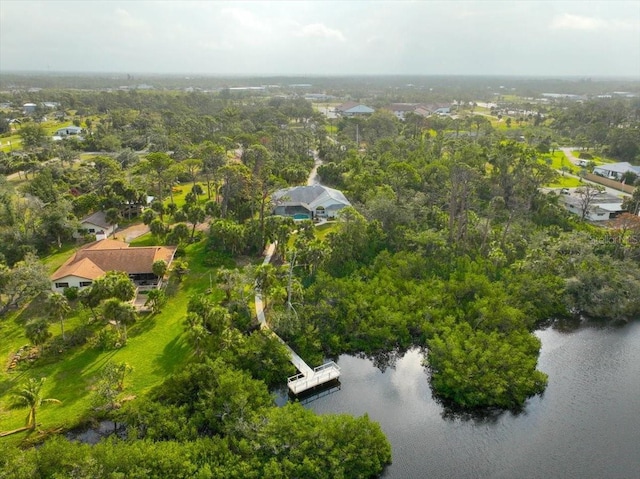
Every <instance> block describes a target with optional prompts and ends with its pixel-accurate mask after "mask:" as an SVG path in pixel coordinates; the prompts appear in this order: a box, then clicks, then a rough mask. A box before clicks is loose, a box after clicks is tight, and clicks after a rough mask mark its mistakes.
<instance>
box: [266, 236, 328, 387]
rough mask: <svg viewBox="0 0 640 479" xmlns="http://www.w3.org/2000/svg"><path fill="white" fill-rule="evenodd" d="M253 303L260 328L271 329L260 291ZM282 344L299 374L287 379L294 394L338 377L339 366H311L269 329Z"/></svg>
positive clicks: (271, 249) (272, 248) (270, 250)
mask: <svg viewBox="0 0 640 479" xmlns="http://www.w3.org/2000/svg"><path fill="white" fill-rule="evenodd" d="M275 247H276V245H275V244H270V245H269V246H268V247H267V250H266V253H265V258H264V264H267V263H269V262H270V261H271V257H272V256H273V252H274V251H275ZM255 305H256V316H257V318H258V322H259V323H260V327H261V328H262V329H267V330H269V331H271V328H269V325H268V324H267V319H266V317H265V314H264V304H263V302H262V294H261V293H260V291H258V290H256V295H255ZM271 334H273V335H274V336H275V337H276V338H278V340H280V342H281V343H282V344H284V345H285V346H286V348H287V349H288V350H289V355H290V358H291V363H292V364H293V365H294V366H295V367H296V369H297V370H298V371H299V374H296V375H295V376H291V377H290V378H289V380H288V381H287V383H288V386H289V391H290V392H291V393H292V394H294V395H296V396H297V395H299V394H302V393H304V392H306V391H309V390H310V389H314V388H317V387H321V386H322V385H323V384H326V383H329V382H331V381H335V380H337V379H338V378H339V377H340V367H339V366H338V365H337V364H336V363H335V362H333V361H329V362H328V363H325V364H323V365H322V366H318V367H316V368H313V369H312V368H311V367H310V366H309V365H308V364H307V363H305V362H304V360H303V359H302V358H301V357H300V356H299V355H298V353H296V352H295V351H294V350H293V349H291V348H290V347H289V345H287V343H285V342H284V341H283V340H282V338H280V336H278V335H277V334H276V333H274V332H273V331H271Z"/></svg>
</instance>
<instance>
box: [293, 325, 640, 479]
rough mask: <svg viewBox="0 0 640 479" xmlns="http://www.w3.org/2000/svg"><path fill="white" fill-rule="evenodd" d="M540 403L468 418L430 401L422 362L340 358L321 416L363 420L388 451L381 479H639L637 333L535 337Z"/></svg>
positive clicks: (580, 329)
mask: <svg viewBox="0 0 640 479" xmlns="http://www.w3.org/2000/svg"><path fill="white" fill-rule="evenodd" d="M536 335H537V336H538V337H539V338H540V339H541V341H542V350H541V355H540V359H539V366H538V367H539V369H540V370H542V371H544V372H545V373H547V374H548V375H549V385H548V387H547V390H546V391H545V393H544V395H542V396H535V397H533V398H530V399H529V400H528V401H527V403H526V404H525V407H524V408H523V409H522V410H520V411H506V412H504V411H496V410H485V411H474V412H473V413H468V412H464V411H459V410H456V409H455V408H452V407H449V406H446V405H444V404H442V403H441V402H440V401H437V400H436V399H434V398H433V394H432V391H431V388H430V385H429V381H428V379H429V375H428V371H427V370H426V369H425V368H424V366H423V365H422V363H421V362H422V359H423V357H424V356H423V353H422V352H421V351H419V350H416V349H412V350H410V351H408V352H406V353H405V354H404V355H401V354H390V355H389V356H388V357H384V358H382V357H378V358H374V359H365V358H356V357H353V356H341V357H340V358H339V361H338V364H339V365H340V368H341V371H342V377H341V379H340V381H341V388H340V390H338V391H337V392H335V393H333V394H329V395H327V396H324V397H318V398H317V399H315V400H313V401H311V402H309V403H308V404H307V405H306V407H308V408H310V409H312V410H314V411H316V412H318V413H349V414H353V415H355V416H361V415H362V414H365V413H367V414H368V415H369V417H370V418H371V419H373V420H375V421H378V422H379V423H380V425H381V427H382V429H383V430H384V432H385V434H386V435H387V437H388V438H389V439H390V441H391V444H392V448H393V461H394V462H393V464H392V465H391V466H389V467H388V468H387V470H386V472H385V474H384V478H386V479H400V478H402V479H411V478H423V477H429V478H456V479H464V478H474V479H475V478H505V479H507V478H509V479H512V478H527V479H530V478H567V479H591V478H593V479H596V478H598V479H601V478H607V479H616V478H619V479H629V478H636V477H640V475H638V471H639V470H640V414H638V412H639V411H640V380H638V378H639V377H640V323H632V324H629V325H625V326H623V327H619V326H618V325H612V324H610V323H608V324H606V325H605V324H601V323H600V324H598V323H595V322H581V323H580V324H572V323H567V322H564V323H558V324H554V326H553V327H549V328H547V329H545V330H542V331H538V332H537V333H536Z"/></svg>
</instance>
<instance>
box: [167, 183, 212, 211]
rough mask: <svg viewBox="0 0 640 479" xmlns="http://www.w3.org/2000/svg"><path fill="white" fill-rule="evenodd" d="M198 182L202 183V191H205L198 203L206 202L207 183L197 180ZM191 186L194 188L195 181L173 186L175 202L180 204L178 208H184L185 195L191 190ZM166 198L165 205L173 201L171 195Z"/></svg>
mask: <svg viewBox="0 0 640 479" xmlns="http://www.w3.org/2000/svg"><path fill="white" fill-rule="evenodd" d="M197 184H198V185H200V186H201V187H202V191H204V194H203V195H200V196H199V197H198V203H199V204H204V203H206V202H207V184H206V183H202V182H197ZM191 188H193V183H184V184H182V185H178V186H174V187H173V202H174V203H175V204H176V205H177V206H178V208H182V206H183V205H184V204H185V199H184V197H185V196H187V194H188V193H190V192H191ZM164 200H165V201H164V204H165V205H168V204H169V203H171V197H170V196H167V197H166V198H165V199H164Z"/></svg>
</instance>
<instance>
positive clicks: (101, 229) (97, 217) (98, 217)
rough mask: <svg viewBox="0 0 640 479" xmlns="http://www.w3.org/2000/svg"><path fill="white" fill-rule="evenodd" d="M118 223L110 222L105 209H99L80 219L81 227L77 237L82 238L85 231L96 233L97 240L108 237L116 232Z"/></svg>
mask: <svg viewBox="0 0 640 479" xmlns="http://www.w3.org/2000/svg"><path fill="white" fill-rule="evenodd" d="M116 229H118V225H117V224H116V225H112V224H109V222H108V221H107V218H106V216H105V213H104V211H97V212H96V213H93V214H92V215H90V216H87V217H86V218H84V219H82V220H81V221H80V228H79V230H78V232H77V233H76V234H75V237H77V238H80V237H81V236H82V235H83V234H84V233H90V234H94V235H96V239H97V240H101V239H106V238H108V237H109V236H111V235H112V234H113V233H115V231H116Z"/></svg>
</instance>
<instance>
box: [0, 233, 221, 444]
mask: <svg viewBox="0 0 640 479" xmlns="http://www.w3.org/2000/svg"><path fill="white" fill-rule="evenodd" d="M205 244H206V240H205V241H201V242H200V243H196V244H193V245H189V246H188V247H187V248H186V260H187V261H188V262H189V273H188V274H187V275H186V276H185V278H184V280H183V281H182V283H181V284H177V283H176V282H175V279H173V280H172V281H171V282H170V284H169V286H168V296H169V299H168V303H167V305H165V307H164V308H163V309H162V311H161V312H160V313H158V314H157V315H143V316H142V317H140V318H139V319H138V321H137V322H136V324H135V325H133V326H131V327H130V328H129V330H128V341H127V344H126V346H124V347H122V348H120V349H115V350H109V351H103V350H99V349H97V348H96V347H94V346H92V345H90V343H89V344H86V345H83V346H80V347H77V348H75V349H71V350H69V351H67V352H66V353H65V354H64V355H63V356H61V357H60V359H58V360H54V359H52V358H43V359H41V360H38V361H36V362H35V363H34V364H33V365H32V366H31V367H25V366H18V367H17V368H16V369H14V370H13V371H12V372H8V370H7V367H8V358H9V357H10V354H11V353H12V352H15V351H16V350H17V349H18V348H19V347H20V346H23V345H26V344H28V343H29V342H28V340H27V339H26V337H25V336H24V327H23V323H24V321H25V320H26V319H27V318H28V317H34V316H37V315H38V314H40V313H39V312H40V311H41V309H42V308H41V305H38V303H34V305H33V306H32V307H27V308H25V309H24V310H23V311H21V312H19V313H16V314H13V315H11V316H9V317H8V318H6V319H3V320H2V321H0V337H2V338H3V340H2V345H1V346H0V355H1V357H3V358H6V362H5V364H4V367H3V368H2V371H1V372H0V431H7V430H13V429H17V428H19V427H22V426H24V424H25V416H26V414H27V410H26V409H10V405H11V403H12V397H11V391H12V389H13V388H14V387H16V386H18V385H20V384H22V383H23V382H24V381H25V380H26V379H27V378H30V377H43V376H45V377H47V381H46V383H45V386H44V395H43V397H50V398H55V399H59V400H60V401H62V404H59V405H57V404H50V405H46V406H44V407H42V409H41V410H40V412H39V415H38V422H39V423H41V424H42V429H43V430H50V429H54V428H59V427H65V428H67V427H71V426H73V425H74V424H78V423H79V422H81V421H82V420H83V418H85V417H86V416H87V414H88V413H89V412H90V408H91V398H92V385H93V384H94V382H95V380H96V375H97V373H98V372H99V371H100V370H101V368H102V367H103V366H104V365H105V364H106V363H107V362H109V361H113V362H118V363H120V362H125V363H127V364H129V365H130V366H132V368H133V370H132V371H131V373H130V374H129V375H128V376H127V378H126V380H125V391H124V395H125V396H136V395H139V394H142V393H144V392H146V391H148V390H149V389H150V388H152V387H153V386H155V385H157V384H159V383H161V382H162V380H163V379H165V378H166V377H167V375H169V374H171V373H172V372H173V371H175V370H176V369H177V368H179V367H180V366H181V365H183V364H184V362H185V361H186V360H187V358H188V357H189V354H190V352H189V347H188V345H187V344H186V342H185V339H184V337H183V334H182V333H183V329H184V325H183V321H184V317H185V315H186V308H187V304H188V301H189V298H190V297H191V296H192V295H194V294H201V293H205V291H206V290H207V289H208V288H209V274H210V268H207V267H205V266H204V265H203V260H204V258H205V256H206V254H207V252H206V250H205ZM65 253H66V252H65ZM62 255H63V253H58V254H57V255H56V257H54V258H50V259H48V261H47V264H48V265H49V267H50V268H52V267H53V266H52V265H53V264H57V263H58V262H59V261H60V259H61V257H62ZM171 291H174V292H173V293H171ZM211 294H212V295H214V297H215V299H221V298H222V292H220V291H219V290H217V289H214V291H213V293H211ZM90 318H91V314H90V312H89V311H86V310H84V311H80V312H78V313H75V314H73V315H72V317H70V318H69V319H68V320H66V321H65V331H66V332H67V335H70V334H72V333H73V331H74V330H75V329H76V328H78V327H79V326H81V325H82V324H85V323H86V322H87V321H88V320H89V319H90ZM50 331H51V332H52V333H53V335H54V337H55V336H57V335H59V334H60V328H59V325H58V324H52V325H51V326H50ZM26 434H27V433H18V434H15V435H13V436H9V437H7V438H4V439H1V440H4V441H7V440H10V441H16V442H19V441H20V440H22V439H23V438H24V437H25V435H26Z"/></svg>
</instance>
